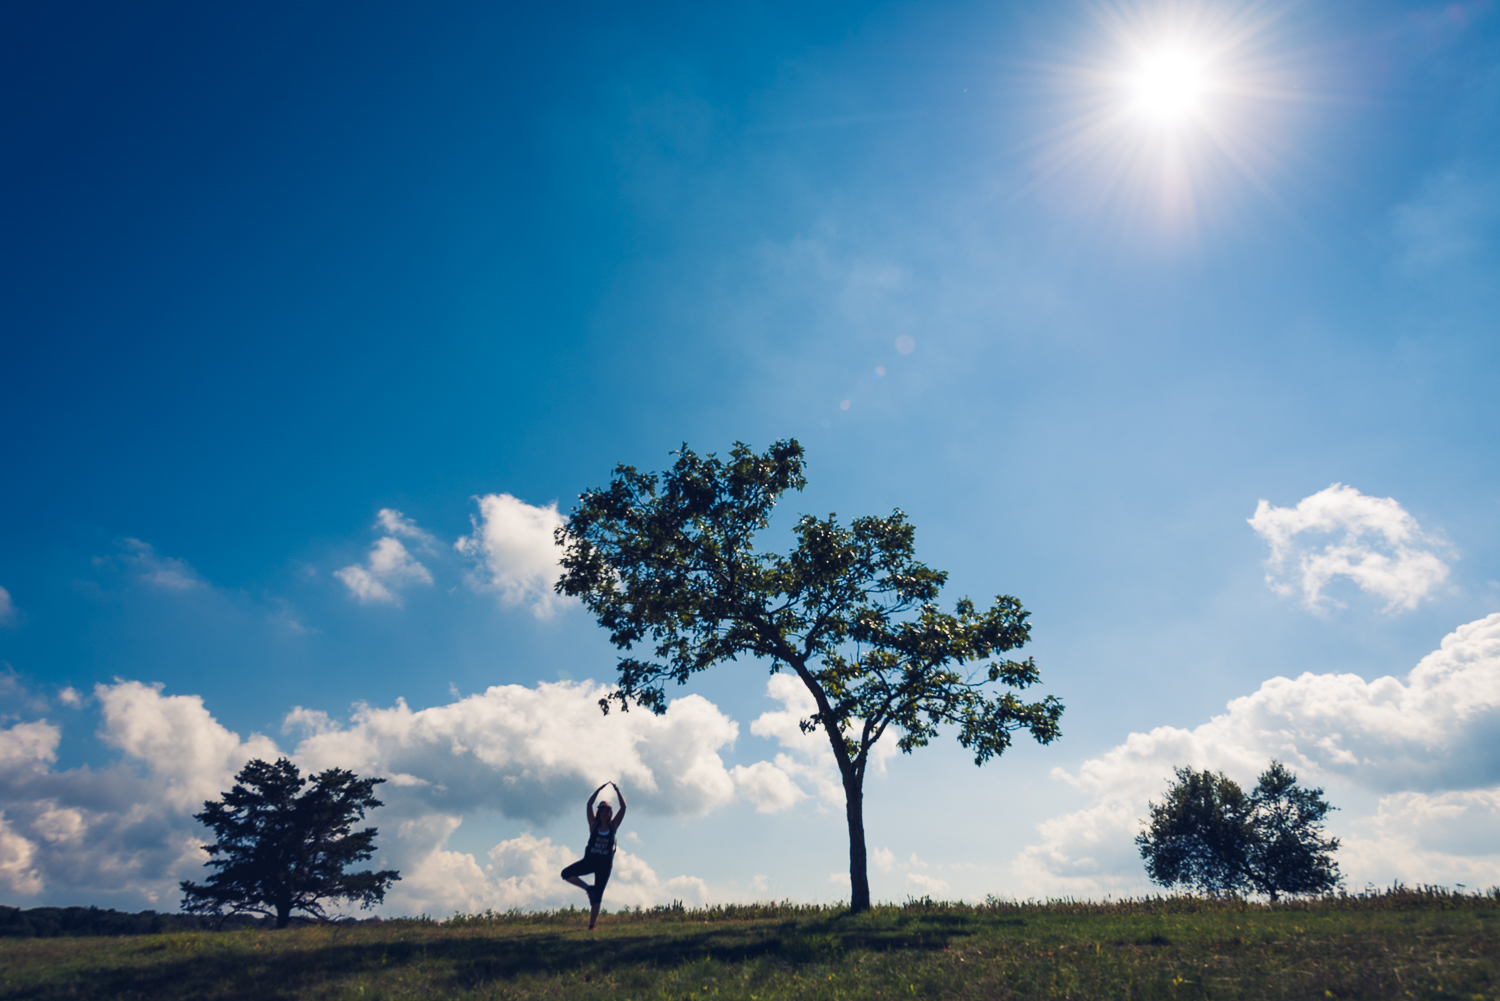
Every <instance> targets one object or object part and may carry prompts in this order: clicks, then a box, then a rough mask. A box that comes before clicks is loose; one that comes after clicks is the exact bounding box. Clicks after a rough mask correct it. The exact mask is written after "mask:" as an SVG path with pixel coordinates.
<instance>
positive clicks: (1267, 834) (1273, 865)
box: [1246, 761, 1341, 901]
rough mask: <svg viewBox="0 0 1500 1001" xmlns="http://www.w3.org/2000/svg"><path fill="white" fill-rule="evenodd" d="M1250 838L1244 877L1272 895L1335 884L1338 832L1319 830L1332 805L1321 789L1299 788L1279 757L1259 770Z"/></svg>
mask: <svg viewBox="0 0 1500 1001" xmlns="http://www.w3.org/2000/svg"><path fill="white" fill-rule="evenodd" d="M1250 800H1251V802H1252V803H1253V804H1254V808H1255V843H1254V845H1253V847H1252V848H1251V851H1250V858H1249V864H1248V865H1247V866H1246V878H1247V879H1248V880H1249V881H1250V884H1251V885H1252V886H1254V887H1255V889H1257V890H1259V891H1260V892H1261V893H1264V894H1267V895H1269V896H1270V898H1271V899H1272V900H1273V901H1274V900H1276V899H1277V897H1278V896H1280V895H1281V894H1283V893H1290V894H1293V895H1296V894H1305V893H1326V892H1328V891H1329V890H1332V889H1334V888H1335V887H1337V886H1338V885H1339V882H1340V880H1341V877H1340V876H1339V864H1338V863H1337V862H1335V861H1334V860H1333V853H1334V852H1336V851H1338V848H1339V840H1338V838H1330V837H1328V836H1327V835H1325V834H1324V833H1323V818H1324V817H1326V816H1327V815H1328V811H1329V810H1332V809H1334V807H1332V806H1330V805H1329V804H1328V801H1327V800H1325V799H1324V798H1323V790H1322V789H1303V788H1302V787H1301V786H1299V785H1298V784H1297V776H1295V775H1293V774H1292V773H1291V771H1290V770H1289V769H1288V768H1287V767H1286V766H1285V765H1283V764H1282V763H1281V762H1279V761H1272V762H1271V767H1269V768H1267V769H1266V770H1265V771H1264V772H1262V773H1261V776H1260V781H1259V782H1258V783H1257V784H1256V786H1255V792H1253V793H1251V794H1250Z"/></svg>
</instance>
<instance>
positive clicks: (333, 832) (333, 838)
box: [182, 758, 401, 928]
mask: <svg viewBox="0 0 1500 1001" xmlns="http://www.w3.org/2000/svg"><path fill="white" fill-rule="evenodd" d="M234 779H235V785H234V788H233V789H230V790H229V791H228V792H226V793H225V794H224V796H223V798H222V799H220V800H217V801H215V800H209V801H207V802H205V803H204V804H203V812H202V813H198V814H194V816H195V817H196V818H197V819H198V820H201V821H202V822H203V823H204V824H205V825H206V826H208V827H210V828H212V829H213V832H214V834H215V835H216V836H217V838H218V840H217V841H216V842H215V843H214V844H211V845H204V846H203V847H204V849H205V850H207V852H208V854H209V856H210V858H209V860H208V863H207V864H208V865H209V866H211V867H213V868H215V869H217V870H218V872H215V873H214V874H213V875H211V876H209V877H208V879H207V880H206V881H205V882H204V883H202V884H199V883H192V882H189V881H187V880H184V881H183V883H182V892H183V901H182V909H183V910H184V911H187V912H188V913H198V914H218V915H223V914H225V913H226V908H227V913H229V914H235V913H244V912H252V913H257V914H267V915H274V916H275V918H276V927H277V928H285V927H286V926H287V924H288V922H290V921H291V917H292V912H293V911H302V912H304V913H306V914H310V915H312V916H313V917H314V918H317V919H318V920H320V921H322V920H327V914H326V913H325V912H324V910H323V905H322V902H323V901H325V900H340V899H343V900H352V901H357V902H359V904H360V906H362V907H370V906H371V905H373V904H376V903H378V902H380V901H381V900H383V899H385V891H386V888H387V887H388V886H389V885H390V884H391V883H393V882H395V881H396V880H398V879H400V878H401V875H400V873H398V872H396V871H395V870H392V869H387V870H383V871H381V872H345V871H344V870H345V869H346V868H348V867H349V866H350V865H353V864H354V863H356V862H363V861H365V860H367V859H368V858H370V856H372V855H373V854H374V853H375V833H376V831H375V828H373V827H367V828H365V829H364V830H362V831H351V828H352V827H353V826H354V823H355V822H356V821H358V820H361V819H363V817H364V815H365V811H366V810H370V809H373V808H374V807H377V806H380V805H381V802H380V800H378V799H376V798H375V796H374V793H373V790H374V788H375V786H376V785H377V784H379V783H381V782H384V781H385V779H362V778H359V777H358V776H356V775H355V774H354V773H353V772H349V771H345V770H344V769H342V768H330V769H328V770H327V771H325V772H321V773H319V774H317V775H314V776H312V778H311V782H312V785H311V788H309V789H307V791H306V792H303V791H302V789H303V787H304V786H306V785H308V779H304V778H303V777H302V775H301V773H300V772H299V771H298V770H297V766H296V765H294V764H292V763H291V762H290V761H289V760H287V759H286V758H280V759H278V760H277V761H276V763H275V764H267V763H266V762H264V761H261V760H259V759H257V760H255V761H251V762H250V763H249V764H247V765H246V766H245V767H244V768H243V769H242V770H241V771H240V773H239V774H238V775H236V776H235V777H234Z"/></svg>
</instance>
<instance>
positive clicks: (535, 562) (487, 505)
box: [453, 494, 565, 619]
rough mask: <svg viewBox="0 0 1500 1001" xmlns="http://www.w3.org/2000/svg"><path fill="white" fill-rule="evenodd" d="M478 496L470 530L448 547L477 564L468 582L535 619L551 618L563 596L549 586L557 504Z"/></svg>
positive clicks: (556, 552) (558, 522)
mask: <svg viewBox="0 0 1500 1001" xmlns="http://www.w3.org/2000/svg"><path fill="white" fill-rule="evenodd" d="M477 501H478V503H479V517H477V518H474V519H473V522H474V533H473V534H472V535H465V536H463V537H462V538H460V539H459V540H458V541H457V542H456V543H454V546H453V548H454V549H456V550H458V552H460V553H462V554H463V555H465V556H468V557H470V558H471V559H473V560H475V561H476V562H477V563H478V565H479V566H478V570H477V572H476V573H475V574H473V575H472V576H471V578H470V582H471V583H472V584H473V586H474V587H476V588H477V589H479V590H485V591H495V592H497V593H498V594H499V595H500V600H501V601H502V602H503V603H504V604H506V605H526V606H528V607H530V609H531V611H532V614H533V615H535V616H536V617H537V618H540V619H545V618H548V617H550V616H551V615H552V614H553V613H555V612H556V611H557V609H558V608H559V607H561V605H562V603H563V601H564V599H563V598H562V597H561V596H559V595H558V594H557V593H556V592H555V591H553V590H552V587H553V585H554V584H555V583H556V582H557V578H558V573H559V568H558V563H557V561H558V557H559V556H560V555H561V550H560V549H559V548H558V547H557V545H556V544H555V543H554V542H553V533H554V532H555V531H556V530H557V529H558V528H560V527H561V526H562V525H563V523H564V520H565V519H564V518H563V516H562V515H561V514H559V513H558V510H557V503H556V502H555V501H554V502H553V503H551V504H548V505H546V506H545V507H536V506H534V505H531V504H527V503H526V502H525V501H522V500H518V499H517V498H515V497H512V496H511V495H510V494H486V495H485V496H483V497H479V498H477Z"/></svg>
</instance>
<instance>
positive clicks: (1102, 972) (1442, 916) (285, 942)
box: [0, 888, 1500, 1001]
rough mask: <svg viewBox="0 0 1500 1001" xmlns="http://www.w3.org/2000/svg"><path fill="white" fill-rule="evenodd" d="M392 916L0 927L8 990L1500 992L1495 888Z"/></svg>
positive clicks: (165, 997)
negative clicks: (127, 928)
mask: <svg viewBox="0 0 1500 1001" xmlns="http://www.w3.org/2000/svg"><path fill="white" fill-rule="evenodd" d="M587 922H588V913H587V911H581V910H573V909H568V910H561V911H553V912H550V913H529V914H511V915H489V916H474V917H472V918H468V919H465V920H455V921H448V922H442V923H438V922H433V921H430V920H396V921H386V922H379V923H375V922H369V923H360V924H357V925H349V926H328V925H323V926H314V927H307V928H299V929H293V930H290V931H285V932H279V933H273V932H268V931H260V930H246V931H235V932H221V933H212V932H192V933H167V934H160V935H149V936H142V937H135V938H92V939H87V938H84V939H78V938H75V939H9V940H0V999H9V998H16V999H20V998H26V999H29V1001H52V999H63V998H69V999H84V1001H91V999H104V998H108V999H111V1001H114V999H119V998H151V999H153V1001H175V999H187V998H192V999H194V1001H199V999H218V1001H238V999H246V1001H249V999H256V1001H259V999H262V998H282V999H288V1001H291V999H299V1001H300V999H306V1001H312V999H318V1001H338V999H350V1001H353V999H361V1001H364V999H368V998H418V997H422V998H439V997H440V998H445V999H454V1001H481V999H483V1001H501V999H505V1001H530V999H537V1001H541V999H559V998H561V999H581V1001H582V999H587V1001H595V999H599V1001H603V999H609V1001H627V999H633V1001H647V999H660V1001H666V999H673V1001H680V999H682V998H687V997H697V998H718V999H736V1001H739V999H743V1001H780V999H783V998H785V999H796V1001H805V999H828V1001H833V999H844V1001H847V999H853V998H893V997H903V998H912V997H920V998H953V999H969V998H972V999H975V1001H978V999H986V1001H988V999H1021V998H1037V999H1043V998H1045V999H1053V998H1056V999H1062V998H1131V999H1138V1001H1158V999H1160V1001H1166V999H1171V1001H1180V999H1199V998H1214V999H1219V1001H1223V999H1243V1001H1279V999H1292V998H1327V997H1330V996H1332V997H1338V998H1352V997H1357V998H1366V999H1385V998H1390V999H1397V998H1400V999H1405V998H1412V997H1419V998H1454V999H1468V998H1476V997H1485V998H1489V997H1494V996H1495V994H1496V988H1497V986H1500V934H1496V932H1497V929H1500V893H1496V892H1494V891H1491V892H1490V893H1487V894H1474V895H1468V894H1458V893H1451V892H1446V891H1443V890H1438V889H1407V888H1397V889H1395V890H1392V891H1388V892H1382V893H1371V894H1361V895H1359V896H1344V895H1340V896H1333V897H1324V898H1314V899H1307V900H1297V901H1293V902H1290V903H1287V904H1279V905H1270V904H1257V903H1251V902H1248V901H1245V900H1239V899H1232V898H1217V899H1204V898H1196V897H1182V896H1168V897H1153V898H1147V899H1143V900H1123V901H1112V902H1101V901H1092V902H1089V901H1051V902H1022V903H1000V902H997V903H994V904H990V905H980V906H974V905H969V904H962V903H950V902H937V901H925V900H923V901H912V902H909V903H908V904H907V905H905V906H901V907H891V906H882V907H876V908H874V909H872V910H871V911H869V912H867V913H864V914H861V915H858V916H851V915H849V914H848V912H847V911H845V910H844V909H842V908H821V907H809V906H805V905H781V904H767V905H748V906H737V905H736V906H726V907H713V908H702V909H684V910H681V911H678V910H676V909H672V908H664V909H659V910H658V909H648V910H641V911H635V910H632V911H631V912H630V914H629V915H623V914H622V915H611V914H607V915H606V916H605V917H604V919H603V920H601V922H600V925H599V930H598V932H596V933H594V934H590V933H588V932H587V931H585V930H584V928H585V927H586V925H587Z"/></svg>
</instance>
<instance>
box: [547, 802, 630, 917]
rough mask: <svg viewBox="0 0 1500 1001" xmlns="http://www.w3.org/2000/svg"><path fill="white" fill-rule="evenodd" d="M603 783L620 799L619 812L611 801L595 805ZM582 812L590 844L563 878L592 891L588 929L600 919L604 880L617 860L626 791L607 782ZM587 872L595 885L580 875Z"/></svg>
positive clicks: (564, 872)
mask: <svg viewBox="0 0 1500 1001" xmlns="http://www.w3.org/2000/svg"><path fill="white" fill-rule="evenodd" d="M604 786H609V787H610V788H612V789H613V790H614V791H615V795H616V796H618V797H619V799H620V812H619V814H618V815H615V812H614V809H613V808H612V807H611V806H610V805H609V803H608V802H604V803H600V804H599V809H597V810H595V809H594V800H596V799H598V798H599V794H600V793H601V792H603V791H604ZM583 814H584V816H585V817H587V818H588V821H589V846H588V847H587V848H586V849H584V852H583V858H581V859H579V860H578V861H577V862H574V863H573V864H572V865H570V866H568V867H567V868H566V869H564V870H563V871H562V878H563V879H566V880H567V881H568V882H569V883H572V884H573V885H574V886H577V887H581V888H582V889H583V892H584V893H587V894H588V895H589V931H593V930H594V923H595V922H597V921H598V920H599V904H600V903H601V902H602V901H603V900H604V884H605V883H608V882H609V870H610V869H611V868H613V867H614V864H615V832H616V831H618V830H619V829H620V822H621V821H623V820H624V819H625V794H624V793H623V792H621V791H620V787H619V786H617V785H615V784H614V783H613V782H606V783H604V785H601V786H600V787H599V788H597V789H595V790H594V795H592V796H590V797H589V801H588V805H586V806H585V807H584V808H583ZM586 873H593V874H594V885H593V886H590V885H589V884H587V883H585V882H584V881H583V880H581V879H579V878H578V877H580V876H582V875H585V874H586Z"/></svg>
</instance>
